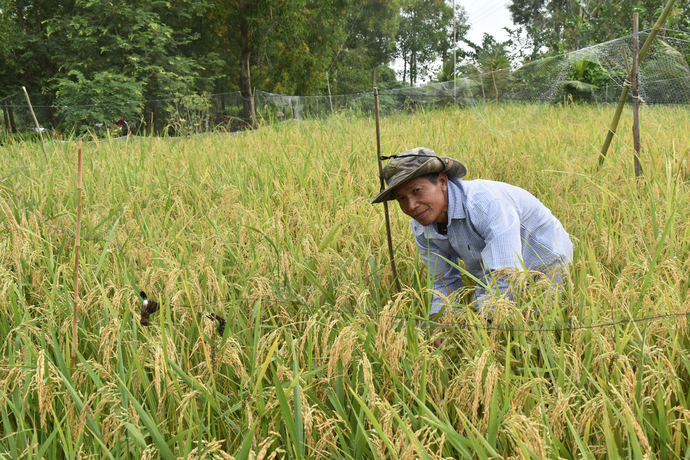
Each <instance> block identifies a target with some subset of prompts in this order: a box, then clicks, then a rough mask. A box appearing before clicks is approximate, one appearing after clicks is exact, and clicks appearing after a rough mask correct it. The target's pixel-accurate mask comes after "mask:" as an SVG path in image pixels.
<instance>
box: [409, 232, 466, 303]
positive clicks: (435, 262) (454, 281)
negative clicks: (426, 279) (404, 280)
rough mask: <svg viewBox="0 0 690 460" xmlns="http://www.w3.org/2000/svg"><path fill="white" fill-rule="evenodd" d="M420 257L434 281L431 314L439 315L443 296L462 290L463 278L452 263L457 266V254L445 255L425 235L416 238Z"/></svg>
mask: <svg viewBox="0 0 690 460" xmlns="http://www.w3.org/2000/svg"><path fill="white" fill-rule="evenodd" d="M415 241H416V242H417V248H418V249H419V255H420V256H421V257H422V260H423V261H424V264H425V265H426V268H427V271H428V272H429V276H430V277H431V279H432V280H433V281H434V285H433V289H434V291H435V292H434V297H433V300H432V302H431V314H432V315H433V314H435V313H438V312H439V311H441V309H442V307H443V299H442V298H441V296H440V295H439V294H441V295H444V296H449V295H451V294H452V293H454V292H456V291H458V290H459V289H460V288H462V276H461V275H460V272H459V271H458V269H457V268H455V267H454V266H453V265H451V263H449V262H448V261H450V262H452V263H453V264H457V255H456V254H447V253H443V252H442V251H441V249H440V248H439V247H438V246H436V245H435V244H434V243H432V242H431V241H429V240H427V239H426V237H425V236H424V235H421V236H416V237H415Z"/></svg>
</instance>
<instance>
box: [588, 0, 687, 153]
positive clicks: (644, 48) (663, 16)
mask: <svg viewBox="0 0 690 460" xmlns="http://www.w3.org/2000/svg"><path fill="white" fill-rule="evenodd" d="M675 3H676V0H668V3H666V6H665V7H664V10H663V11H662V12H661V15H660V16H659V19H657V21H656V24H654V28H652V31H651V32H650V33H649V36H647V39H646V40H645V41H644V45H642V49H641V50H640V55H639V57H638V61H642V59H644V57H645V56H646V55H647V52H648V51H649V48H650V47H651V46H652V42H653V41H654V39H655V38H656V36H657V34H658V33H659V30H661V28H662V26H663V25H664V23H665V22H666V18H667V17H668V15H669V13H671V9H672V8H673V5H674V4H675ZM631 78H632V75H631V74H630V73H628V75H627V81H626V84H625V85H624V86H623V92H622V93H621V97H620V99H619V100H618V107H617V108H616V113H615V114H614V115H613V120H612V121H611V126H610V127H609V132H608V133H607V134H606V140H605V141H604V145H603V146H602V147H601V154H600V156H599V165H601V164H602V163H604V159H605V158H606V152H608V150H609V147H610V146H611V141H612V140H613V135H614V134H616V129H618V122H619V121H620V119H621V113H623V107H624V106H625V101H626V100H627V99H628V91H629V90H630V86H629V85H628V82H629V81H630V79H631Z"/></svg>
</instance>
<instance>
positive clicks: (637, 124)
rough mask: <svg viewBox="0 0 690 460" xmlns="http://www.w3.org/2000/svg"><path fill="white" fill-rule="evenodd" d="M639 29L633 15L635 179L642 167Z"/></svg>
mask: <svg viewBox="0 0 690 460" xmlns="http://www.w3.org/2000/svg"><path fill="white" fill-rule="evenodd" d="M639 29H640V15H639V13H634V14H633V64H632V93H633V146H634V147H635V153H634V162H635V177H637V178H638V179H639V178H640V177H641V176H642V174H643V172H642V165H641V164H640V92H639V89H638V84H639V71H640V59H639V54H640V39H639V37H638V33H639Z"/></svg>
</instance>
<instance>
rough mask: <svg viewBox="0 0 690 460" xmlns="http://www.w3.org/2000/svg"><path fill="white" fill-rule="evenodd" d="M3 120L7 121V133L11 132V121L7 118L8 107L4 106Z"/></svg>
mask: <svg viewBox="0 0 690 460" xmlns="http://www.w3.org/2000/svg"><path fill="white" fill-rule="evenodd" d="M2 119H3V120H5V132H6V133H8V134H9V132H10V119H9V118H8V117H7V107H5V106H4V105H3V106H2Z"/></svg>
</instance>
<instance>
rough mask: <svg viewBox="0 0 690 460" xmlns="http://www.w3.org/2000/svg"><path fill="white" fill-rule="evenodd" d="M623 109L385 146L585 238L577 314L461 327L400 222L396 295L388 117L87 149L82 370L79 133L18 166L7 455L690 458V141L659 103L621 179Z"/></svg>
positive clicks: (573, 290)
mask: <svg viewBox="0 0 690 460" xmlns="http://www.w3.org/2000/svg"><path fill="white" fill-rule="evenodd" d="M525 113H528V114H529V115H525ZM610 115H611V108H609V107H587V106H571V107H547V108H543V109H541V110H538V111H536V110H529V111H527V112H525V111H524V110H523V107H521V106H500V105H499V106H487V107H486V108H484V109H481V110H479V109H478V110H444V111H434V112H431V113H418V114H416V115H414V116H410V115H396V116H392V117H390V118H386V119H384V120H383V139H382V141H383V150H384V154H392V153H396V152H399V151H401V150H404V149H409V148H412V147H416V146H427V147H430V148H432V149H434V150H435V151H436V152H437V153H439V154H443V155H448V156H453V157H455V158H458V159H460V160H462V161H463V162H464V163H465V164H467V165H468V169H469V175H468V177H467V178H468V179H475V178H488V179H494V180H501V181H505V182H509V183H512V184H515V185H518V186H521V187H523V188H525V189H527V190H529V191H531V192H532V193H533V194H535V195H536V196H537V197H538V198H539V199H540V200H541V201H542V202H544V203H545V204H546V205H547V206H548V207H549V208H550V209H551V210H552V211H553V213H554V214H555V215H556V216H557V217H558V218H559V219H560V220H561V222H563V224H564V227H565V228H566V230H567V231H568V232H569V233H570V234H571V235H572V239H573V241H574V242H575V259H574V263H573V264H572V266H571V267H569V272H570V280H569V283H568V284H567V287H566V289H565V291H564V292H563V293H562V294H561V295H560V296H553V295H550V294H549V293H548V292H539V291H536V292H531V293H530V294H527V293H525V294H524V295H519V296H517V298H516V299H515V301H507V300H497V301H496V303H495V307H494V308H495V310H494V311H495V313H494V318H493V322H492V323H490V324H489V323H487V322H486V321H485V319H484V318H482V317H478V316H477V315H475V314H474V313H473V311H472V309H471V308H464V309H460V310H458V311H457V312H456V313H454V314H449V315H448V317H447V318H445V319H444V320H445V321H446V323H445V324H446V327H445V328H444V329H441V328H435V327H433V325H434V323H433V322H432V321H430V320H429V317H428V303H429V298H430V292H429V288H428V286H429V285H430V283H429V280H428V279H427V273H426V269H425V268H424V266H423V264H422V263H421V261H420V259H419V257H418V256H417V253H416V247H415V245H414V241H413V238H412V237H411V235H410V233H409V221H408V218H407V217H406V216H405V215H403V214H402V212H400V211H399V210H398V209H397V206H395V205H394V206H393V207H392V208H391V209H392V216H391V218H392V232H393V238H394V243H395V250H396V261H397V263H398V272H399V274H400V278H401V281H402V284H403V290H402V292H396V291H395V289H394V286H395V283H394V282H393V279H392V277H391V271H390V267H389V256H388V252H387V245H386V241H385V238H386V237H385V228H384V219H383V214H382V209H381V208H380V207H374V206H372V205H370V204H369V199H370V198H371V197H372V196H373V195H375V193H376V192H377V190H378V186H379V182H378V178H377V166H376V157H375V138H374V135H375V134H374V133H375V126H374V121H373V120H371V119H367V118H348V117H346V116H344V115H341V116H334V117H332V118H330V119H328V120H322V121H305V122H301V123H295V124H282V125H277V126H266V127H263V128H261V129H259V130H257V131H255V132H251V133H245V134H240V135H236V136H231V135H221V134H218V135H211V136H202V137H192V138H146V139H129V140H127V141H124V142H123V141H116V140H109V141H107V142H105V143H90V144H85V146H84V179H83V203H84V207H83V213H82V228H81V235H82V242H81V249H80V251H81V255H80V270H79V276H80V281H79V292H78V294H79V298H80V299H81V301H80V302H79V303H78V310H79V318H78V319H79V322H78V327H79V329H78V338H79V340H78V344H77V364H76V366H75V368H71V367H70V363H69V356H70V353H71V351H72V349H73V347H74V346H75V344H74V343H72V336H71V321H72V311H73V273H74V245H75V241H74V235H75V233H76V232H75V228H74V225H75V221H76V167H75V162H76V142H68V143H53V144H49V145H48V152H49V157H50V161H49V163H48V164H46V162H45V159H44V158H43V154H42V151H41V148H40V145H37V144H15V145H10V146H6V147H3V148H1V149H0V155H1V157H2V162H1V164H2V167H1V169H0V337H2V354H1V355H0V376H1V377H2V380H1V382H0V385H1V387H2V388H1V390H2V392H1V393H0V415H1V416H2V423H1V424H0V432H1V433H0V454H1V455H2V456H3V457H7V458H13V459H19V458H27V459H29V458H69V459H72V458H113V459H130V458H131V459H134V458H137V459H139V458H145V459H152V458H163V459H177V458H184V459H202V458H206V459H229V458H235V459H242V460H244V459H250V458H251V459H257V460H258V459H270V458H297V459H301V458H310V459H311V458H314V459H317V458H329V459H330V458H346V459H363V458H392V459H407V458H424V459H427V458H433V459H436V458H439V459H440V458H479V459H487V458H539V459H541V458H553V459H557V458H566V459H574V458H619V457H624V458H636V459H637V458H652V457H654V458H661V459H675V458H690V440H689V439H690V424H689V423H688V422H689V421H690V396H689V395H688V394H689V393H690V391H689V388H690V355H689V353H688V347H689V346H690V338H689V337H688V326H687V317H686V316H685V314H686V313H688V312H690V300H689V298H688V290H689V288H690V281H689V280H688V273H690V257H689V256H690V200H689V199H688V196H687V195H688V186H689V182H688V181H689V180H690V170H689V169H688V166H687V164H688V159H689V156H690V153H689V152H690V151H689V147H690V126H689V125H690V122H689V121H688V118H687V114H686V109H685V108H683V107H647V108H645V110H644V112H643V120H642V123H643V145H644V150H643V162H644V167H645V173H646V177H645V178H644V181H642V182H638V181H636V180H635V179H634V178H633V176H634V175H633V171H632V168H633V166H632V140H631V137H632V136H631V134H630V133H629V132H627V129H623V128H622V127H621V131H620V133H619V134H618V135H617V137H616V138H615V139H614V143H613V145H612V149H611V150H610V152H609V156H608V158H607V160H606V161H605V163H604V165H603V166H602V167H601V168H599V167H598V152H599V148H600V146H601V143H602V141H603V138H604V136H605V134H606V131H607V124H608V122H609V118H610ZM507 120H518V122H517V123H515V124H508V123H507ZM141 291H143V292H145V293H146V294H147V295H148V297H149V298H150V299H153V300H155V301H156V302H158V304H159V306H160V308H159V309H158V310H157V311H156V312H154V313H152V314H151V315H150V320H149V325H148V326H143V325H141V324H140V311H141V310H140V309H141V305H142V303H141V302H142V299H141V297H140V292H141ZM214 315H218V316H220V317H222V318H223V319H225V321H226V325H225V328H224V330H223V331H222V334H221V333H219V332H220V328H219V327H218V325H219V323H218V321H217V319H216V316H214ZM652 317H654V318H655V319H653V320H646V319H645V318H652ZM439 334H442V335H443V336H444V337H445V341H444V343H443V345H442V346H441V347H440V348H438V349H437V348H435V347H433V346H432V342H433V341H434V340H435V338H436V337H438V335H439Z"/></svg>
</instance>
